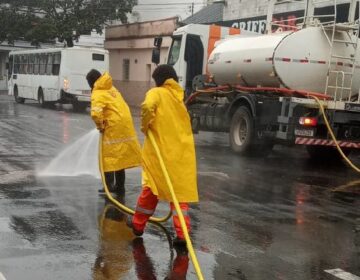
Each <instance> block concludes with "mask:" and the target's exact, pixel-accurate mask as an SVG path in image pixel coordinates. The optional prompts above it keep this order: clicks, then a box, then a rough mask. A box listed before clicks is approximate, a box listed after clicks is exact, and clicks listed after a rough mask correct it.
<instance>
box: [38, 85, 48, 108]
mask: <svg viewBox="0 0 360 280" xmlns="http://www.w3.org/2000/svg"><path fill="white" fill-rule="evenodd" d="M38 102H39V104H40V106H41V107H42V108H45V107H46V102H45V98H44V92H43V90H42V88H39V90H38Z"/></svg>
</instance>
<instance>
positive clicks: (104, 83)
mask: <svg viewBox="0 0 360 280" xmlns="http://www.w3.org/2000/svg"><path fill="white" fill-rule="evenodd" d="M86 79H87V81H88V83H89V86H90V87H91V89H92V94H91V117H92V119H93V120H94V122H95V124H96V127H97V129H98V130H99V131H100V132H101V133H103V142H102V145H103V146H102V151H103V167H104V172H105V180H106V184H107V185H108V187H109V189H110V191H113V192H115V193H117V194H119V195H123V194H124V193H125V186H124V185H125V169H126V168H130V167H135V166H139V165H141V151H140V145H139V142H138V139H137V135H136V132H135V129H134V125H133V120H132V117H131V113H130V109H129V107H128V105H127V104H126V102H125V101H124V99H123V98H122V96H121V94H120V92H119V91H118V90H117V89H116V88H115V87H114V86H113V84H112V78H111V76H110V75H109V73H107V72H105V73H104V74H103V75H101V73H100V72H99V71H97V70H95V69H92V70H91V71H90V72H89V73H88V74H87V76H86ZM99 192H104V190H103V189H101V190H99Z"/></svg>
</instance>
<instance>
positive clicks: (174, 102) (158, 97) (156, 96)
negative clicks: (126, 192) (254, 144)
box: [141, 79, 199, 202]
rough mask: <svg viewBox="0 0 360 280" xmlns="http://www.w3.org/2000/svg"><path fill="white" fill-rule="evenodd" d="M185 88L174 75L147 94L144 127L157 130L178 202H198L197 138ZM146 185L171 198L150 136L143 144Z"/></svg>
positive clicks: (168, 199)
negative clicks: (192, 128) (195, 139)
mask: <svg viewBox="0 0 360 280" xmlns="http://www.w3.org/2000/svg"><path fill="white" fill-rule="evenodd" d="M183 98H184V91H183V89H182V88H181V87H180V85H179V84H178V83H177V82H176V81H175V80H174V79H167V80H166V81H165V83H164V84H163V85H162V86H161V87H155V88H153V89H151V90H149V91H148V92H147V94H146V98H145V101H144V102H143V103H142V105H141V117H142V124H141V129H142V131H143V132H144V133H145V134H146V132H147V130H148V129H151V131H152V132H153V134H154V138H155V140H156V142H157V144H158V146H159V149H160V153H161V156H162V157H163V159H164V163H165V166H166V168H167V171H168V173H169V176H170V179H171V182H172V184H173V187H174V191H175V194H176V197H177V199H178V200H179V202H197V201H198V200H199V199H198V191H197V178H196V158H195V147H194V138H193V134H192V130H191V124H190V117H189V114H188V112H187V110H186V107H185V105H184V103H183ZM142 155H143V169H144V170H143V186H144V187H145V186H148V187H150V189H151V191H152V193H153V194H155V195H157V196H158V198H159V199H160V200H166V201H172V198H171V194H170V192H169V188H168V186H167V184H166V181H165V177H164V175H163V172H162V171H161V168H160V164H159V160H158V158H157V156H156V153H155V150H154V148H153V146H152V144H151V142H150V140H149V139H147V138H145V142H144V147H143V153H142Z"/></svg>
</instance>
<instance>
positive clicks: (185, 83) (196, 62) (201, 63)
mask: <svg viewBox="0 0 360 280" xmlns="http://www.w3.org/2000/svg"><path fill="white" fill-rule="evenodd" d="M234 34H240V29H237V28H231V27H221V26H217V25H203V24H189V25H186V26H183V27H179V28H178V29H176V30H175V31H174V33H173V35H172V44H171V47H170V49H169V52H168V57H167V64H169V65H171V66H173V67H174V69H175V71H176V73H177V75H178V77H179V83H180V85H181V86H182V87H183V88H184V90H185V92H186V94H187V95H188V94H190V93H191V91H192V84H193V80H194V78H195V77H196V76H198V75H203V74H206V73H207V60H208V58H209V55H210V53H211V52H212V50H213V49H214V47H215V43H216V42H217V41H219V40H221V39H223V38H225V37H226V36H228V35H234Z"/></svg>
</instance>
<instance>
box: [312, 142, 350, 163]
mask: <svg viewBox="0 0 360 280" xmlns="http://www.w3.org/2000/svg"><path fill="white" fill-rule="evenodd" d="M306 150H307V152H308V154H309V156H310V158H311V159H314V160H324V159H326V160H330V161H335V160H341V159H342V156H341V155H340V153H339V151H338V150H337V149H336V148H335V147H327V146H313V145H310V146H306ZM342 151H343V153H344V154H345V155H346V156H348V155H349V154H350V152H351V150H349V149H342Z"/></svg>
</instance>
